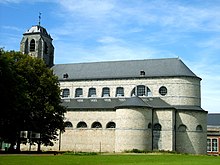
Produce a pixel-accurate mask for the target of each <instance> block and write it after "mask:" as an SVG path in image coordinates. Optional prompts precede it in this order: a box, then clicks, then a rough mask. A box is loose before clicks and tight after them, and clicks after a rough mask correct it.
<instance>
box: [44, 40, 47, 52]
mask: <svg viewBox="0 0 220 165" xmlns="http://www.w3.org/2000/svg"><path fill="white" fill-rule="evenodd" d="M44 53H45V54H47V53H48V46H47V43H46V42H44Z"/></svg>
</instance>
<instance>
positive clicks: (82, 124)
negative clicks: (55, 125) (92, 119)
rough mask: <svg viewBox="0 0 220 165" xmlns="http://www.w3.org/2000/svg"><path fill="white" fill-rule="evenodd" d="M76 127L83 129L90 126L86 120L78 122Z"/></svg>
mask: <svg viewBox="0 0 220 165" xmlns="http://www.w3.org/2000/svg"><path fill="white" fill-rule="evenodd" d="M76 128H78V129H83V128H88V126H87V124H86V122H84V121H80V122H78V123H77V125H76Z"/></svg>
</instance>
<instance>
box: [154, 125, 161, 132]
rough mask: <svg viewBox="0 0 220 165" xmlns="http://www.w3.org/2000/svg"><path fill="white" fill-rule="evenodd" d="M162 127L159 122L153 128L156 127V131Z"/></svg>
mask: <svg viewBox="0 0 220 165" xmlns="http://www.w3.org/2000/svg"><path fill="white" fill-rule="evenodd" d="M161 128H162V127H161V125H160V124H159V123H156V124H154V128H153V129H154V130H155V131H161Z"/></svg>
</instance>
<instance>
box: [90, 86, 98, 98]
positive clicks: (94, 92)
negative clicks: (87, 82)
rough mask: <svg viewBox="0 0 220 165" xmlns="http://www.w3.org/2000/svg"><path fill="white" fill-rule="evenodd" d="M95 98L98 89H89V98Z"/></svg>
mask: <svg viewBox="0 0 220 165" xmlns="http://www.w3.org/2000/svg"><path fill="white" fill-rule="evenodd" d="M95 96H96V89H95V88H89V97H95Z"/></svg>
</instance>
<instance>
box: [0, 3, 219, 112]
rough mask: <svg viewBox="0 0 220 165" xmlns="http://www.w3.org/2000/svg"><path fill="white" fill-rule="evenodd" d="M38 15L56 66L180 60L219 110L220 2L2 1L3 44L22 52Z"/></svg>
mask: <svg viewBox="0 0 220 165" xmlns="http://www.w3.org/2000/svg"><path fill="white" fill-rule="evenodd" d="M39 13H41V19H40V24H41V26H43V27H44V28H46V29H47V32H48V33H49V34H50V35H51V37H52V38H53V44H54V47H55V64H63V63H79V62H97V61H115V60H137V59H158V58H180V59H181V60H182V61H183V62H184V63H185V64H186V65H187V66H188V67H189V68H190V69H191V70H192V71H193V72H194V73H195V74H196V75H197V76H198V77H200V78H202V81H201V101H202V108H203V109H204V110H206V111H208V112H209V113H218V112H219V113H220V0H0V47H1V48H2V47H4V49H5V50H15V51H19V49H20V41H21V39H22V34H23V33H24V32H25V31H26V30H28V29H30V28H31V27H32V26H33V25H37V24H38V22H39Z"/></svg>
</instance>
